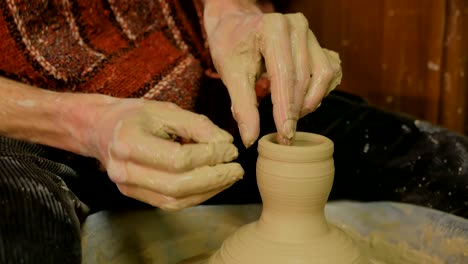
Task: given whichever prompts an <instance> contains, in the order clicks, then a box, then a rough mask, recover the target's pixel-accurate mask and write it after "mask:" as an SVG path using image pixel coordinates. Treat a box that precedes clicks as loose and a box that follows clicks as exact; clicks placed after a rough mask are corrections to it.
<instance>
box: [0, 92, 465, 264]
mask: <svg viewBox="0 0 468 264" xmlns="http://www.w3.org/2000/svg"><path fill="white" fill-rule="evenodd" d="M260 110H261V131H262V135H264V134H267V133H271V132H274V131H275V127H274V123H273V120H272V107H271V101H270V100H269V99H266V100H264V101H263V103H262V104H261V105H260ZM212 118H213V119H215V122H216V121H218V122H219V123H222V122H225V120H224V121H223V120H216V119H219V117H216V116H213V117H212ZM298 130H300V131H308V132H314V133H320V134H323V135H326V136H327V137H329V138H330V139H332V140H333V141H334V143H335V154H334V159H335V167H336V172H335V182H334V186H333V190H332V193H331V195H330V199H332V200H333V199H351V200H358V201H380V200H387V201H397V202H407V203H412V204H416V205H422V206H426V207H432V208H435V209H438V210H442V211H445V212H448V213H452V214H456V215H460V216H463V217H468V161H467V160H468V141H467V139H466V138H465V137H464V136H461V135H457V134H455V133H452V132H450V131H447V130H444V129H441V128H438V127H436V126H433V125H431V124H428V123H425V122H422V121H418V120H414V119H413V118H411V117H406V116H402V115H398V114H394V113H387V112H384V111H381V110H378V109H375V108H373V107H371V106H369V105H367V104H366V103H365V102H363V101H362V100H360V99H359V98H356V97H353V96H350V95H347V94H342V93H338V92H334V93H332V94H331V95H330V96H329V97H327V98H326V99H325V100H324V102H323V103H322V106H321V107H320V108H319V109H318V110H317V111H316V112H314V113H313V114H310V115H308V116H307V117H305V118H303V119H302V120H301V121H300V123H299V125H298ZM236 145H238V146H239V150H240V156H239V158H238V162H239V163H241V165H242V166H243V167H244V169H245V171H246V175H245V176H244V179H243V180H241V181H239V182H238V183H236V184H235V185H234V186H232V187H231V188H229V189H228V190H226V191H224V192H222V193H221V194H219V195H217V196H215V197H213V198H212V199H210V200H209V201H207V202H206V204H215V203H216V204H219V203H229V204H235V203H257V202H260V201H261V200H260V195H259V193H258V190H257V186H256V181H255V163H256V157H257V150H256V145H254V146H252V147H251V148H249V149H245V148H243V147H242V146H241V144H240V139H239V137H236ZM146 206H147V205H144V204H142V203H139V202H137V201H134V200H132V199H130V198H127V197H124V196H123V195H121V194H120V193H119V192H118V190H117V188H116V187H115V185H114V184H113V183H112V182H110V181H109V179H108V178H107V176H106V173H105V172H103V171H102V170H100V169H99V164H98V163H97V162H96V161H95V160H93V159H90V158H85V157H80V156H77V155H74V154H70V153H67V152H64V151H61V150H57V149H53V148H49V147H45V146H40V145H35V144H29V143H25V142H20V141H17V140H12V139H9V138H5V137H0V263H5V264H9V263H15V264H16V263H26V264H29V263H63V264H66V263H81V242H80V241H81V240H80V223H81V222H82V221H83V220H84V219H85V217H86V215H87V214H89V213H93V212H96V211H100V210H127V209H133V208H136V207H146Z"/></svg>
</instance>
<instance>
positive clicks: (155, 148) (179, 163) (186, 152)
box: [109, 129, 239, 172]
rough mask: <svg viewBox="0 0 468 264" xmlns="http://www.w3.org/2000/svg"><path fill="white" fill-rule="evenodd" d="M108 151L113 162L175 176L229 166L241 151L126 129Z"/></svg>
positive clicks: (224, 145)
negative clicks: (166, 172)
mask: <svg viewBox="0 0 468 264" xmlns="http://www.w3.org/2000/svg"><path fill="white" fill-rule="evenodd" d="M121 133H122V135H119V136H118V140H117V141H116V143H114V144H112V145H111V146H110V148H109V150H110V152H109V153H110V155H111V157H112V158H115V159H118V160H125V161H132V162H134V163H137V164H140V165H144V166H147V167H149V168H151V169H159V170H165V171H172V172H181V171H188V170H192V169H193V168H197V167H201V166H205V165H216V164H220V163H225V162H230V161H232V160H234V159H235V158H237V156H238V154H239V153H238V151H237V148H236V146H234V145H233V144H232V143H227V142H220V143H196V144H180V143H178V142H174V141H170V140H166V139H161V138H157V137H154V136H152V135H148V134H146V133H145V132H143V131H141V130H136V129H126V131H122V132H121Z"/></svg>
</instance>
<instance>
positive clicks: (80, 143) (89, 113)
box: [56, 93, 120, 157]
mask: <svg viewBox="0 0 468 264" xmlns="http://www.w3.org/2000/svg"><path fill="white" fill-rule="evenodd" d="M117 101H120V99H118V98H114V97H110V96H106V95H101V94H72V93H64V94H59V95H57V99H56V102H58V109H59V110H58V111H59V112H58V114H57V118H58V119H59V120H57V122H59V123H60V124H61V127H62V128H63V131H64V133H65V134H66V135H68V138H67V140H65V141H64V142H63V145H64V146H65V148H67V149H68V150H69V151H72V152H75V153H77V154H80V155H83V156H88V157H96V154H97V148H99V146H97V145H96V142H95V140H94V138H95V137H96V134H97V133H98V132H99V131H96V129H95V127H96V126H97V124H99V123H100V122H102V121H103V120H101V118H100V117H102V116H103V114H104V113H105V109H106V107H107V106H109V105H111V104H113V103H115V102H117Z"/></svg>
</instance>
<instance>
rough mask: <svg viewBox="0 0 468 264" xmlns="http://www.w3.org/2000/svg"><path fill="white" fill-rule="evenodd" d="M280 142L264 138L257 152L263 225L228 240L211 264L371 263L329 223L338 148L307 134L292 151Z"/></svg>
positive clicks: (243, 229) (272, 137)
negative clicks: (328, 204)
mask: <svg viewBox="0 0 468 264" xmlns="http://www.w3.org/2000/svg"><path fill="white" fill-rule="evenodd" d="M275 140H276V134H270V135H267V136H264V137H263V138H262V139H260V141H259V146H258V152H259V157H258V161H257V181H258V187H259V190H260V193H261V195H262V200H263V210H262V214H261V216H260V219H259V220H258V221H256V222H253V223H250V224H247V225H245V226H243V227H241V228H239V229H238V230H237V231H236V232H235V233H234V234H232V235H231V236H230V237H228V238H227V239H226V240H225V241H224V243H223V245H222V246H221V248H220V249H219V250H218V251H217V252H216V253H215V254H214V255H213V256H212V257H211V258H210V259H209V260H208V263H210V264H249V263H252V264H275V263H278V264H279V263H281V264H284V263H322V264H344V263H346V264H348V263H353V264H354V263H369V262H368V259H367V258H365V257H364V256H363V254H362V253H361V251H360V250H359V248H358V247H357V246H356V245H355V243H354V242H353V240H352V239H351V238H350V237H349V236H347V235H346V234H345V233H344V232H342V231H341V230H340V229H337V228H336V227H334V226H332V225H329V224H328V223H327V220H326V219H325V215H324V207H325V204H326V202H327V199H328V195H329V193H330V190H331V187H332V184H333V177H334V163H333V142H332V141H331V140H329V139H328V138H326V137H323V136H320V135H316V134H310V133H303V132H298V133H297V134H296V140H295V144H294V145H292V146H285V145H280V144H277V143H276V142H275Z"/></svg>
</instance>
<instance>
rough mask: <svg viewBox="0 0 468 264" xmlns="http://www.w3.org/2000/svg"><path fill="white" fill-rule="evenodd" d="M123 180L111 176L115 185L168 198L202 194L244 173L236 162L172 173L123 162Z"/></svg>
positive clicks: (224, 184) (233, 180) (230, 182)
mask: <svg viewBox="0 0 468 264" xmlns="http://www.w3.org/2000/svg"><path fill="white" fill-rule="evenodd" d="M126 169H127V174H126V177H125V178H124V179H113V180H114V182H116V183H118V184H125V185H133V186H137V187H140V188H145V189H147V190H151V191H154V192H157V193H160V194H163V195H166V196H170V197H176V198H178V197H185V196H189V195H194V194H198V193H205V192H209V191H212V190H216V189H219V188H221V187H223V186H226V185H229V184H232V183H234V182H236V181H238V180H239V179H241V178H242V176H243V175H244V170H243V169H242V167H241V166H240V165H239V164H238V163H227V164H220V165H216V166H204V167H200V168H196V169H194V170H191V171H187V172H183V173H180V174H174V173H170V172H165V171H158V170H153V169H150V168H148V167H144V166H140V165H138V164H133V163H129V164H127V167H126Z"/></svg>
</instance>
